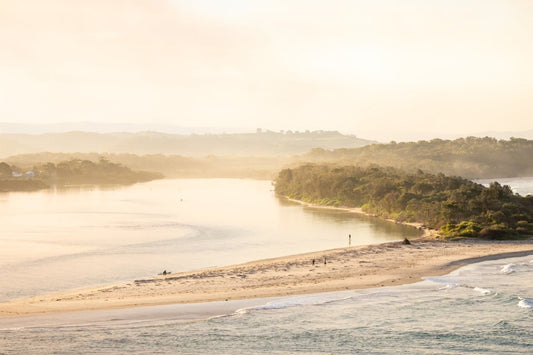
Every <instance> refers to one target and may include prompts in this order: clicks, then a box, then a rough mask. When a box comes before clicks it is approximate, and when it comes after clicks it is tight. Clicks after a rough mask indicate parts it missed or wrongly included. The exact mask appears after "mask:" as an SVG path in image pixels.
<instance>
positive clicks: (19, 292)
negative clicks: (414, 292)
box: [0, 179, 419, 301]
mask: <svg viewBox="0 0 533 355" xmlns="http://www.w3.org/2000/svg"><path fill="white" fill-rule="evenodd" d="M0 216H1V218H2V220H1V223H2V228H1V234H0V301H5V300H9V299H14V298H20V297H28V296H34V295H38V294H43V293H50V292H56V291H61V290H66V289H72V288H80V287H87V286H93V285H102V284H108V283H114V282H118V281H131V280H134V279H138V278H145V277H151V276H154V275H157V274H158V273H160V272H162V271H164V270H167V271H172V272H178V271H187V270H194V269H201V268H206V267H211V266H222V265H230V264H236V263H242V262H246V261H251V260H257V259H263V258H271V257H276V256H283V255H290V254H297V253H303V252H309V251H317V250H324V249H332V248H339V247H346V246H348V234H351V235H352V245H359V244H360V245H363V244H372V243H379V242H385V241H391V240H399V239H403V237H412V236H416V235H419V232H418V231H417V230H416V229H414V228H412V227H406V226H401V225H395V224H394V223H390V222H384V221H380V220H379V219H377V218H372V217H367V216H362V215H356V214H353V213H349V212H342V211H332V210H324V209H314V208H308V207H302V206H301V205H300V204H296V203H291V202H287V201H286V200H284V199H280V198H277V197H276V196H275V194H274V192H273V187H272V185H271V182H269V181H257V180H239V179H184V180H159V181H152V182H149V183H144V184H137V185H133V186H129V187H116V188H108V189H99V188H95V187H90V186H87V187H71V188H66V189H62V190H54V191H43V192H34V193H10V194H1V195H0Z"/></svg>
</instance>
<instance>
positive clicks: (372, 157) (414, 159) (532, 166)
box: [300, 137, 533, 179]
mask: <svg viewBox="0 0 533 355" xmlns="http://www.w3.org/2000/svg"><path fill="white" fill-rule="evenodd" d="M300 160H301V161H306V162H312V163H328V164H338V165H340V166H344V165H355V166H369V165H371V164H377V165H381V166H392V167H395V168H398V169H402V170H406V171H412V172H414V171H416V170H417V169H422V170H423V171H426V172H430V173H435V174H437V173H443V174H446V175H452V176H463V177H466V178H470V179H481V178H503V177H529V176H533V140H528V139H522V138H511V139H509V140H497V139H495V138H489V137H485V138H476V137H467V138H459V139H455V140H442V139H433V140H431V141H418V142H408V143H395V142H391V143H389V144H372V145H367V146H364V147H361V148H353V149H334V150H325V149H314V150H313V151H311V152H310V153H308V154H306V155H303V156H301V157H300Z"/></svg>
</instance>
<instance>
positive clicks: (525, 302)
mask: <svg viewBox="0 0 533 355" xmlns="http://www.w3.org/2000/svg"><path fill="white" fill-rule="evenodd" d="M518 298H519V299H520V301H519V302H518V307H521V308H533V298H522V297H518Z"/></svg>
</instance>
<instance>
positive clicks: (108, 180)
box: [0, 158, 163, 192]
mask: <svg viewBox="0 0 533 355" xmlns="http://www.w3.org/2000/svg"><path fill="white" fill-rule="evenodd" d="M162 177H163V175H161V174H159V173H151V172H145V171H133V170H131V169H130V168H128V167H126V166H124V165H121V164H117V163H113V162H110V161H108V160H107V159H104V158H101V159H99V160H98V161H96V162H94V161H90V160H81V159H71V160H67V161H62V162H59V163H52V162H47V163H41V164H35V165H33V166H31V167H20V166H15V165H9V164H8V163H6V162H1V163H0V192H9V191H35V190H41V189H46V188H48V187H50V186H51V185H78V184H94V185H102V184H113V185H127V184H134V183H137V182H145V181H150V180H154V179H159V178H162Z"/></svg>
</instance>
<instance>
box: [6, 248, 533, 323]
mask: <svg viewBox="0 0 533 355" xmlns="http://www.w3.org/2000/svg"><path fill="white" fill-rule="evenodd" d="M527 255H533V240H532V239H527V240H520V241H484V240H474V239H463V240H459V241H439V240H436V239H434V238H419V239H414V240H411V244H409V245H406V244H403V243H402V242H391V243H383V244H375V245H369V246H354V247H349V248H341V249H332V250H324V251H318V252H312V253H305V254H299V255H292V256H286V257H279V258H273V259H266V260H258V261H252V262H248V263H244V264H239V265H230V266H224V267H216V268H209V269H202V270H199V271H191V272H182V273H176V274H168V275H160V276H155V277H153V278H148V279H142V280H135V281H131V282H126V283H121V284H116V285H107V286H102V287H94V288H88V289H78V290H71V291H66V292H59V293H55V294H49V295H42V296H36V297H32V298H26V299H19V300H13V301H9V302H5V303H0V317H1V316H20V315H28V314H40V313H52V312H70V311H82V310H103V309H115V308H128V307H140V306H150V305H163V304H176V303H200V302H211V301H224V300H236V299H250V298H262V297H274V296H284V295H295V294H307V293H315V292H328V291H340V290H350V289H362V288H374V287H381V286H391V285H400V284H406V283H413V282H417V281H420V280H421V278H422V277H424V276H437V275H444V274H447V273H449V272H451V271H453V270H455V269H457V268H459V267H461V266H463V265H466V264H469V263H474V262H480V261H484V260H491V259H497V258H509V257H518V256H527Z"/></svg>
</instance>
